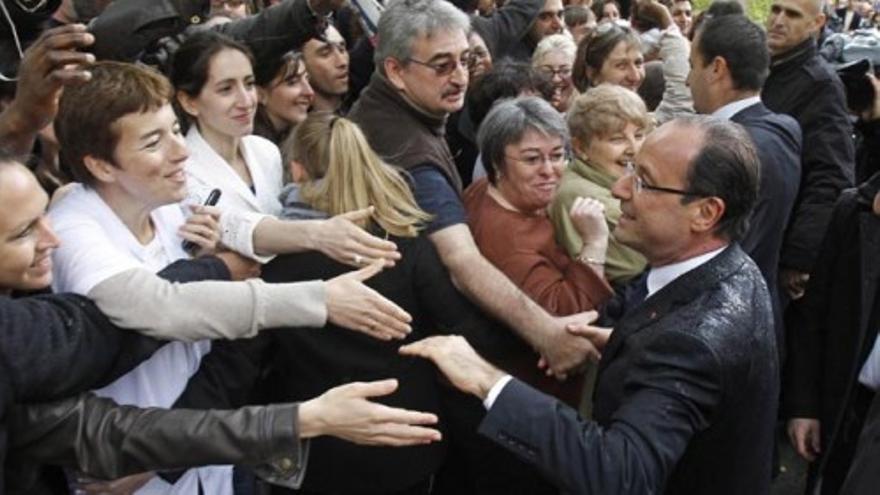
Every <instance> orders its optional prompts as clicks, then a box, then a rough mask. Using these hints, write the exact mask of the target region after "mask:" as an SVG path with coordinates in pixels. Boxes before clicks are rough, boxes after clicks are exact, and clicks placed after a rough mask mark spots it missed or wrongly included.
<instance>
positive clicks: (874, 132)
mask: <svg viewBox="0 0 880 495" xmlns="http://www.w3.org/2000/svg"><path fill="white" fill-rule="evenodd" d="M878 97H880V95H878ZM856 131H858V139H857V146H856V184H862V183H864V182H865V181H867V180H868V179H870V178H871V176H872V175H874V174H876V173H877V172H880V120H872V121H870V122H862V121H859V122H857V123H856Z"/></svg>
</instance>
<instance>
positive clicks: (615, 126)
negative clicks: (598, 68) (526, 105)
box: [568, 83, 652, 144]
mask: <svg viewBox="0 0 880 495" xmlns="http://www.w3.org/2000/svg"><path fill="white" fill-rule="evenodd" d="M630 122H632V123H633V124H636V125H638V126H640V127H642V128H644V129H645V132H650V131H651V126H652V121H651V116H650V115H649V114H648V109H647V108H646V107H645V102H644V101H642V99H641V98H640V97H639V95H638V94H636V93H635V92H633V91H630V90H628V89H626V88H624V87H622V86H617V85H615V84H608V83H604V84H600V85H598V86H596V87H594V88H590V89H589V90H588V91H587V92H586V93H583V94H581V95H578V96H577V97H576V98H575V99H574V101H573V102H572V104H571V108H569V109H568V129H569V131H570V132H571V136H572V138H577V139H579V140H581V141H582V142H583V143H584V144H589V143H590V141H592V139H593V138H594V137H601V136H607V135H608V134H611V133H614V132H617V131H619V130H621V129H623V128H624V127H626V124H628V123H630Z"/></svg>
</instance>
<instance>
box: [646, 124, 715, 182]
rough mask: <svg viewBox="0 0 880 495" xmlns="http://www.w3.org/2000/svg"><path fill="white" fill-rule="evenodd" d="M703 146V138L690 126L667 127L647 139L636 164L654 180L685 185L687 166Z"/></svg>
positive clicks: (672, 125) (674, 125) (675, 125)
mask: <svg viewBox="0 0 880 495" xmlns="http://www.w3.org/2000/svg"><path fill="white" fill-rule="evenodd" d="M701 146H702V134H701V133H700V131H699V130H698V129H696V128H694V127H693V126H682V125H677V124H675V123H669V124H666V125H664V126H661V127H660V128H658V129H657V130H655V131H654V132H652V133H651V134H649V135H648V137H647V138H646V139H645V142H644V144H642V148H641V149H640V150H639V152H638V153H637V155H636V163H637V164H638V165H639V166H640V167H641V168H642V169H643V171H644V172H645V173H646V174H647V175H650V176H652V177H654V178H656V177H663V178H664V180H666V181H668V182H671V181H679V182H684V180H685V175H686V173H687V164H689V163H690V162H691V161H692V160H693V159H694V158H695V157H696V155H697V153H698V152H699V150H700V147H701Z"/></svg>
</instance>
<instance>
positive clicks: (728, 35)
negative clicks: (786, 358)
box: [688, 15, 801, 350]
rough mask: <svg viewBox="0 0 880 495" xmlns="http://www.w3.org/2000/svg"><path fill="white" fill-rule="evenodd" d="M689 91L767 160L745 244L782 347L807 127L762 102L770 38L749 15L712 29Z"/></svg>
mask: <svg viewBox="0 0 880 495" xmlns="http://www.w3.org/2000/svg"><path fill="white" fill-rule="evenodd" d="M690 62H691V72H690V74H689V76H688V85H689V86H690V88H691V93H692V94H693V98H694V108H695V109H696V110H697V112H699V113H705V114H712V115H713V116H714V117H718V118H722V119H730V120H732V121H733V122H736V123H738V124H740V125H742V126H743V127H745V129H746V131H747V132H748V133H749V136H750V137H751V138H752V141H754V144H755V148H756V150H757V152H758V158H759V159H760V161H761V180H760V188H759V190H758V202H757V204H756V205H755V210H754V212H753V213H752V218H751V222H750V224H749V230H748V232H747V233H746V236H745V237H744V238H743V239H742V241H741V242H740V244H741V245H742V247H743V249H744V250H745V251H746V252H747V253H748V254H749V255H750V256H751V257H752V259H753V260H755V263H756V264H757V265H758V268H760V269H761V273H763V274H764V280H765V281H766V282H767V287H768V289H769V290H770V295H771V297H772V301H773V314H774V320H775V322H776V336H777V344H778V347H779V349H780V350H781V348H782V337H783V332H782V318H781V316H782V315H781V309H780V307H781V306H780V301H779V295H778V290H777V283H776V277H777V270H778V266H779V253H780V250H781V249H782V236H783V233H784V232H785V226H786V225H788V220H789V215H790V213H791V210H792V207H793V206H794V201H795V198H796V197H797V192H798V185H799V184H800V178H801V128H800V126H798V123H797V121H795V120H794V119H793V118H791V117H789V116H788V115H782V114H776V113H773V112H771V111H770V110H768V109H767V107H765V106H764V104H763V103H761V98H760V96H759V94H760V92H761V87H762V86H763V85H764V80H765V79H766V78H767V74H768V72H769V67H770V52H769V51H768V50H767V35H766V34H765V33H764V30H763V29H761V27H760V26H758V25H757V24H755V23H753V22H752V21H750V20H749V19H748V18H747V17H745V16H744V15H724V16H718V17H714V18H712V19H709V20H708V21H706V22H704V23H703V24H702V25H701V26H700V28H699V29H698V30H697V33H696V35H695V36H694V40H693V44H692V48H691V55H690Z"/></svg>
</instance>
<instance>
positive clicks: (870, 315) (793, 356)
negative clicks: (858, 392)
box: [783, 175, 880, 473]
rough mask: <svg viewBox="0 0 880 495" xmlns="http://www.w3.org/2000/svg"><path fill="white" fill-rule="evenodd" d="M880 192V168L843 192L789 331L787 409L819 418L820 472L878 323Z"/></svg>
mask: <svg viewBox="0 0 880 495" xmlns="http://www.w3.org/2000/svg"><path fill="white" fill-rule="evenodd" d="M878 191H880V175H875V176H874V177H873V178H872V179H871V180H870V181H869V182H867V183H865V184H863V185H862V186H861V187H860V188H858V189H849V190H847V191H846V192H844V194H843V196H842V197H841V199H840V202H839V203H838V204H837V207H836V208H835V209H834V216H833V218H832V221H831V226H830V228H829V229H828V233H827V235H826V236H825V241H824V243H823V246H822V250H821V253H820V254H819V260H818V262H817V263H816V270H815V271H814V274H813V276H812V277H811V278H810V284H809V287H808V290H807V295H806V296H805V298H806V300H805V310H806V311H807V315H808V318H807V319H806V325H805V326H804V327H803V328H798V329H796V330H797V331H796V332H792V333H791V343H790V347H789V349H790V350H789V357H788V359H789V362H788V363H787V364H786V366H787V369H786V380H785V388H784V391H785V395H784V398H783V413H784V416H785V417H788V418H792V417H802V418H816V419H818V420H819V422H820V424H821V430H820V431H821V441H822V442H821V444H822V457H821V458H820V459H819V461H818V462H819V472H820V473H821V470H822V468H823V465H824V462H825V459H827V458H828V456H829V454H830V453H831V452H833V451H834V449H836V448H838V447H839V445H838V442H840V441H842V440H841V439H840V438H839V436H838V432H839V429H840V427H841V424H842V422H843V420H844V413H845V411H846V410H847V408H848V405H849V404H850V401H851V400H852V398H853V391H854V389H855V386H856V384H857V381H858V375H859V372H860V371H861V368H862V365H863V364H864V363H865V360H866V359H867V357H868V353H870V351H871V348H872V347H873V345H874V340H875V339H876V338H877V329H878V324H880V317H878V310H880V297H878V296H880V292H878V288H880V286H878V281H880V280H878V278H880V261H878V258H877V253H878V252H880V217H878V216H877V215H875V214H874V213H873V212H872V211H871V203H872V201H873V199H874V195H875V194H876V193H877V192H878Z"/></svg>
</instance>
